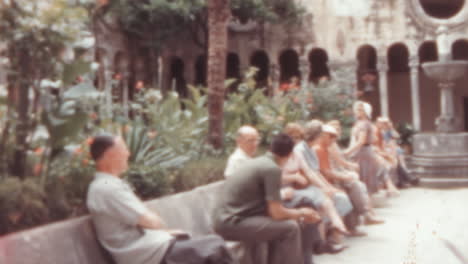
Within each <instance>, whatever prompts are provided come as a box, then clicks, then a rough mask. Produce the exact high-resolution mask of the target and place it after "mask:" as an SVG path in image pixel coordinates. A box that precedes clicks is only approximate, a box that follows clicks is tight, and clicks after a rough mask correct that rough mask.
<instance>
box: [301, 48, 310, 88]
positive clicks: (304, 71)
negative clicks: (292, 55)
mask: <svg viewBox="0 0 468 264" xmlns="http://www.w3.org/2000/svg"><path fill="white" fill-rule="evenodd" d="M299 72H300V74H301V88H302V89H307V86H308V85H309V76H310V63H309V60H308V58H307V56H305V57H301V58H300V59H299Z"/></svg>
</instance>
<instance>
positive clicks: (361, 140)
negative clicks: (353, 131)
mask: <svg viewBox="0 0 468 264" xmlns="http://www.w3.org/2000/svg"><path fill="white" fill-rule="evenodd" d="M366 141H367V135H366V132H365V131H363V130H361V131H360V132H358V136H357V140H356V142H355V144H354V145H353V146H350V147H349V148H348V149H347V150H346V151H345V152H344V154H345V155H347V156H348V155H350V154H351V153H354V152H356V151H357V150H358V149H360V148H361V147H362V146H364V144H366Z"/></svg>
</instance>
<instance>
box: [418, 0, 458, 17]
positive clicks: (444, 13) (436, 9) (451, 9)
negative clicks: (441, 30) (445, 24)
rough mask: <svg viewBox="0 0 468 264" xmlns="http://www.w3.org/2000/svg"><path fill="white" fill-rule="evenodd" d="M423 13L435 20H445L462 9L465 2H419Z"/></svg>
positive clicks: (423, 0)
mask: <svg viewBox="0 0 468 264" xmlns="http://www.w3.org/2000/svg"><path fill="white" fill-rule="evenodd" d="M419 1H420V3H421V5H422V7H423V9H424V11H425V12H426V13H427V14H428V15H430V16H432V17H435V18H441V19H446V18H450V17H452V16H454V15H456V14H457V13H458V12H460V10H461V9H462V8H463V5H464V4H465V0H419Z"/></svg>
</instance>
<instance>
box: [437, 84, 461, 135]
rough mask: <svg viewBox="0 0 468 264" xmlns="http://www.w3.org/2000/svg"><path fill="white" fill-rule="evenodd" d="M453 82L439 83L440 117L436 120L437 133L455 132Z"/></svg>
mask: <svg viewBox="0 0 468 264" xmlns="http://www.w3.org/2000/svg"><path fill="white" fill-rule="evenodd" d="M454 85H455V83H453V82H443V83H439V87H440V89H441V90H442V91H441V97H440V111H441V115H440V116H439V117H438V118H437V120H436V126H437V131H438V132H442V133H450V132H457V130H458V129H457V123H458V122H457V118H456V117H455V105H454V100H453V87H454Z"/></svg>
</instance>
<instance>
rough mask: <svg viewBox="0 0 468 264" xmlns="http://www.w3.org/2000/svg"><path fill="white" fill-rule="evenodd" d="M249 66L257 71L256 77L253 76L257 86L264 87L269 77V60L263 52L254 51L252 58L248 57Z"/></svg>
mask: <svg viewBox="0 0 468 264" xmlns="http://www.w3.org/2000/svg"><path fill="white" fill-rule="evenodd" d="M250 65H251V66H253V67H255V68H257V69H258V72H257V75H256V76H255V80H256V81H257V86H258V87H265V86H266V85H267V83H268V77H269V75H270V59H269V57H268V54H267V53H266V52H265V51H263V50H257V51H255V52H254V53H253V54H252V56H250Z"/></svg>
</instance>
